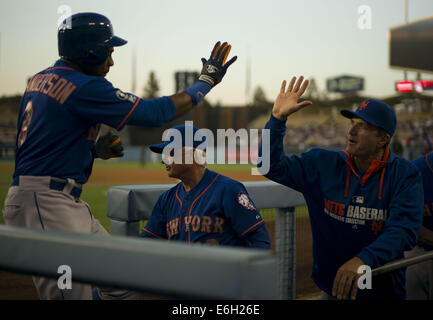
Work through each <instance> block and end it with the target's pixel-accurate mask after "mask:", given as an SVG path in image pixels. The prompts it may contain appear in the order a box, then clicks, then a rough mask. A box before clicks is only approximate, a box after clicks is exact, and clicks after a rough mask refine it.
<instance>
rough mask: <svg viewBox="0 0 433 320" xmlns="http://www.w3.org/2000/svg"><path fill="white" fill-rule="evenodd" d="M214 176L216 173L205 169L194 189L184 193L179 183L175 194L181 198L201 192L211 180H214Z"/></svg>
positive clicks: (181, 184)
mask: <svg viewBox="0 0 433 320" xmlns="http://www.w3.org/2000/svg"><path fill="white" fill-rule="evenodd" d="M216 175H217V173H216V172H213V171H211V170H209V169H206V170H205V172H204V175H203V177H202V178H201V180H200V182H199V183H197V185H196V186H195V187H194V188H192V189H191V190H190V191H189V192H186V191H185V189H184V187H183V183H182V182H180V183H179V184H178V187H177V193H178V195H179V196H181V197H182V198H183V197H185V196H187V195H190V196H193V195H194V194H195V193H197V192H198V191H200V190H202V189H203V188H206V186H207V185H208V184H209V183H211V182H212V180H213V179H214V178H215V176H216Z"/></svg>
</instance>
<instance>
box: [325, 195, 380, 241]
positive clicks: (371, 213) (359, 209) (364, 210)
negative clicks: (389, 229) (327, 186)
mask: <svg viewBox="0 0 433 320" xmlns="http://www.w3.org/2000/svg"><path fill="white" fill-rule="evenodd" d="M323 200H324V211H325V213H326V214H327V215H328V216H330V217H331V218H333V219H336V220H338V221H341V222H344V223H349V224H352V225H353V227H354V228H355V229H356V228H357V227H356V226H357V225H366V224H367V225H370V228H371V231H372V232H373V233H374V234H378V233H380V232H381V231H382V228H383V225H384V222H385V221H386V219H387V218H388V210H387V209H378V208H368V207H364V206H360V205H358V203H363V202H364V199H363V197H361V196H357V197H353V200H354V202H355V203H356V205H353V204H350V205H348V206H347V207H346V205H345V204H344V203H339V202H336V201H332V200H328V199H326V198H324V199H323ZM370 221H371V222H370Z"/></svg>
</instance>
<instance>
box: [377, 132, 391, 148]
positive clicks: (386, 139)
mask: <svg viewBox="0 0 433 320" xmlns="http://www.w3.org/2000/svg"><path fill="white" fill-rule="evenodd" d="M390 142H391V136H390V135H389V134H384V135H382V136H381V137H380V141H379V143H380V147H381V148H383V147H385V146H386V145H388V144H389V143H390Z"/></svg>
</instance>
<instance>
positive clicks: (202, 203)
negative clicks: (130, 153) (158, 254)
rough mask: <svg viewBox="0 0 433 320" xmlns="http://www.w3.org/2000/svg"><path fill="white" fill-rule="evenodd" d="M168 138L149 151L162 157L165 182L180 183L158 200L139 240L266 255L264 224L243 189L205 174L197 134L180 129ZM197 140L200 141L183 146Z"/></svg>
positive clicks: (201, 144) (267, 243)
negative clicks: (259, 251)
mask: <svg viewBox="0 0 433 320" xmlns="http://www.w3.org/2000/svg"><path fill="white" fill-rule="evenodd" d="M188 131H189V133H188ZM196 133H198V134H196ZM168 135H171V140H170V141H165V142H163V143H161V144H156V145H152V146H151V147H150V149H151V150H152V151H153V152H156V153H162V154H163V156H162V162H163V163H164V164H165V167H166V170H167V173H168V176H169V177H172V178H177V179H180V180H181V182H180V183H178V184H177V185H175V186H174V187H173V188H171V189H170V190H167V191H166V192H164V193H163V194H162V195H161V196H160V197H159V199H158V202H157V203H156V204H155V207H154V208H153V212H152V215H151V217H150V219H149V221H148V223H147V225H146V226H145V227H144V228H143V230H142V232H141V234H140V237H147V238H157V239H168V240H174V241H183V242H187V243H200V244H207V245H229V246H238V247H249V248H258V249H270V245H271V241H270V238H269V234H268V232H267V230H266V227H265V222H264V221H263V218H262V217H261V216H260V213H259V212H258V211H257V209H256V207H255V205H254V203H253V201H252V200H251V199H250V197H249V195H248V192H247V190H246V189H245V187H244V185H243V184H242V183H240V182H238V181H235V180H232V179H230V178H228V177H225V176H223V175H221V174H218V173H217V172H213V171H211V170H209V169H207V168H206V156H205V150H206V137H205V136H204V135H201V132H199V129H198V128H196V127H193V126H185V125H179V126H176V127H173V128H171V129H170V130H169V131H168V134H167V136H168ZM198 135H201V136H202V137H203V138H202V139H201V140H200V141H187V140H188V139H187V138H188V137H191V139H190V140H193V139H192V137H193V136H195V137H197V136H198ZM182 160H184V161H182Z"/></svg>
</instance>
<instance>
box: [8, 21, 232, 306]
mask: <svg viewBox="0 0 433 320" xmlns="http://www.w3.org/2000/svg"><path fill="white" fill-rule="evenodd" d="M67 21H69V19H66V20H65V21H64V22H63V25H62V26H61V27H60V28H59V30H58V50H59V55H60V59H59V60H58V61H56V63H55V64H54V65H53V66H51V67H48V68H45V69H44V70H42V71H41V72H39V73H37V74H36V75H35V76H33V77H32V78H31V79H30V81H29V82H28V85H27V88H26V90H25V93H24V96H23V99H22V102H21V107H20V111H19V116H18V135H17V140H16V160H15V171H14V174H13V182H12V185H11V187H10V189H9V192H8V195H7V197H6V200H5V207H4V213H3V214H4V219H5V222H6V224H9V225H14V226H23V227H28V228H36V229H42V230H64V231H71V232H81V233H96V234H107V232H106V231H105V230H104V228H103V227H102V226H101V225H100V223H99V222H98V221H97V220H96V219H95V218H94V217H93V215H92V214H91V212H90V209H89V207H88V205H87V204H86V203H85V202H83V201H81V200H80V199H79V197H80V194H81V190H82V186H83V184H84V183H86V181H87V180H88V179H89V177H90V174H91V171H92V165H93V162H94V159H95V157H96V156H98V151H99V152H101V151H102V150H105V151H103V154H104V155H105V156H108V157H111V156H120V155H121V150H119V146H118V144H119V141H118V140H117V137H114V138H113V137H112V136H109V137H108V139H107V138H106V139H105V142H104V144H103V145H102V146H105V147H103V148H99V146H98V145H97V146H96V148H95V141H96V140H97V137H98V134H99V128H100V124H101V123H104V124H106V125H108V126H110V127H112V128H114V129H116V130H122V128H123V127H124V126H125V125H136V126H142V127H159V126H161V125H163V124H165V123H167V122H170V121H172V120H174V119H175V118H177V117H179V116H181V115H183V114H185V113H186V112H188V111H189V110H191V109H192V108H193V107H194V106H196V105H197V104H198V102H199V101H200V99H202V98H203V97H204V96H205V95H206V94H207V93H208V92H209V91H210V90H211V89H212V88H213V87H214V86H215V85H216V84H217V83H219V82H220V81H221V80H222V78H223V77H224V75H225V73H226V71H227V68H228V67H229V66H230V65H231V64H232V63H233V62H234V61H235V60H236V57H233V58H232V59H231V60H229V61H228V62H227V63H226V59H227V57H228V54H229V52H230V49H231V46H230V45H229V44H228V43H223V44H221V43H220V42H218V43H217V44H216V45H215V47H214V49H213V50H212V53H211V56H210V58H209V59H208V60H206V59H204V58H203V59H202V63H203V69H202V71H201V74H200V76H199V80H198V81H197V82H196V83H195V84H194V85H192V86H191V87H189V88H187V89H186V90H185V92H181V93H177V94H174V95H172V96H169V97H161V98H158V99H155V100H143V99H141V98H139V97H137V96H135V95H134V94H131V93H126V92H123V91H122V90H120V89H118V88H115V87H114V86H113V85H112V84H111V83H110V82H109V81H107V80H106V79H105V76H106V75H107V73H108V72H109V70H110V68H111V67H112V66H113V64H114V62H113V57H112V53H113V51H114V47H118V46H123V45H125V44H126V40H124V39H122V38H119V37H117V36H115V35H114V33H113V26H112V24H111V22H110V20H109V19H108V18H107V17H105V16H103V15H100V14H97V13H79V14H74V15H72V16H71V17H70V22H71V23H70V25H68V23H67ZM72 271H73V270H72ZM34 282H35V285H36V288H37V292H38V294H39V297H40V298H41V299H91V298H92V290H91V286H90V285H82V284H78V283H73V285H72V289H71V290H60V289H59V288H58V287H57V281H56V280H49V279H45V278H40V277H35V278H34ZM102 298H104V296H103V295H102Z"/></svg>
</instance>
